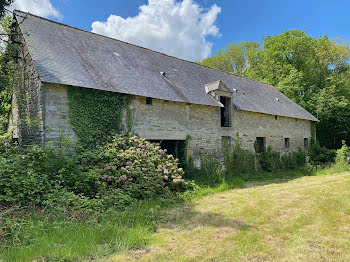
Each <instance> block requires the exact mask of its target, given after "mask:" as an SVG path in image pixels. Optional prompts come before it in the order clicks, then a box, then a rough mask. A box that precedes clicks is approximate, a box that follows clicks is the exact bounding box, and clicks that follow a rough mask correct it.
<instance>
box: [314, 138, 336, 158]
mask: <svg viewBox="0 0 350 262" xmlns="http://www.w3.org/2000/svg"><path fill="white" fill-rule="evenodd" d="M308 155H309V158H310V162H311V163H312V164H316V165H318V164H323V163H331V162H334V160H335V156H336V152H335V150H330V149H328V148H326V147H321V146H320V144H319V143H318V142H317V141H315V139H313V138H312V139H311V141H310V147H309V153H308Z"/></svg>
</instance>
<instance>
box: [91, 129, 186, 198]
mask: <svg viewBox="0 0 350 262" xmlns="http://www.w3.org/2000/svg"><path fill="white" fill-rule="evenodd" d="M89 162H90V163H91V164H92V165H93V169H94V171H95V172H96V174H97V175H98V180H99V181H100V183H101V187H102V188H105V189H106V190H109V189H122V190H123V191H124V192H128V193H130V194H131V196H132V197H133V198H137V199H143V198H149V197H153V196H156V195H159V194H163V193H166V192H167V191H169V192H170V191H173V192H176V191H183V190H185V189H186V188H187V186H188V184H187V183H186V182H185V181H184V179H183V178H182V176H183V173H184V172H183V169H182V168H179V167H178V162H179V160H178V159H174V157H173V156H172V155H167V154H166V150H163V149H161V148H160V146H159V145H158V144H153V143H150V142H148V141H146V140H145V139H143V138H139V137H136V136H133V137H122V136H118V137H115V138H114V139H113V140H112V142H111V143H108V144H107V145H105V146H103V147H100V148H99V149H98V154H97V155H96V157H94V160H93V161H91V160H89Z"/></svg>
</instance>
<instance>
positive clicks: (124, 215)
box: [0, 199, 179, 261]
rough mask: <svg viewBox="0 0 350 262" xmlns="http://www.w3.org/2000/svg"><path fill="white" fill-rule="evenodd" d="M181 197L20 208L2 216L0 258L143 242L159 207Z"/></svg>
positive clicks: (52, 256) (46, 257)
mask: <svg viewBox="0 0 350 262" xmlns="http://www.w3.org/2000/svg"><path fill="white" fill-rule="evenodd" d="M178 201H179V199H173V200H171V199H167V200H162V199H158V200H153V201H148V202H146V201H143V202H140V203H138V204H137V205H135V206H133V207H130V208H128V209H126V210H125V211H122V212H120V211H117V210H109V211H106V212H105V213H103V214H96V215H92V216H86V215H82V214H70V216H69V217H68V216H66V215H64V214H57V213H44V211H42V210H35V209H34V210H26V211H24V210H18V211H15V212H11V213H10V214H8V215H6V216H3V217H2V219H1V223H2V225H1V226H2V227H1V228H2V231H0V232H2V235H3V239H2V241H1V240H0V241H1V242H0V243H1V245H0V254H1V255H0V261H2V260H3V261H33V260H39V259H40V261H41V260H43V261H77V260H80V259H81V258H84V257H90V258H98V257H101V256H106V255H108V254H112V253H117V252H121V251H125V250H129V249H135V248H139V247H141V246H144V245H146V244H147V242H148V240H149V238H150V235H151V234H152V233H153V232H154V230H155V228H156V221H158V220H159V219H160V213H161V210H163V209H164V208H167V207H169V206H172V205H175V204H176V203H178Z"/></svg>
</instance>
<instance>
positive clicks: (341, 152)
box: [336, 140, 350, 163]
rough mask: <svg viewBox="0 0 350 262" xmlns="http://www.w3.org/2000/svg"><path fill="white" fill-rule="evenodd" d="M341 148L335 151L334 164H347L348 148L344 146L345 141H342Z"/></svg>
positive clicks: (349, 150)
mask: <svg viewBox="0 0 350 262" xmlns="http://www.w3.org/2000/svg"><path fill="white" fill-rule="evenodd" d="M342 144H343V145H342V147H341V148H340V149H338V150H337V156H336V162H337V163H349V159H350V148H349V147H348V146H347V145H346V143H345V141H344V140H343V141H342Z"/></svg>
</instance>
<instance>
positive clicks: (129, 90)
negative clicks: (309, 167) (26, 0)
mask: <svg viewBox="0 0 350 262" xmlns="http://www.w3.org/2000/svg"><path fill="white" fill-rule="evenodd" d="M14 17H15V19H16V21H17V25H16V28H17V30H18V36H16V37H15V41H16V42H17V43H19V44H21V46H22V50H21V51H20V52H19V54H18V57H19V58H18V59H17V63H18V66H19V68H21V71H20V72H21V73H20V74H19V76H18V79H19V81H18V83H19V84H18V88H17V92H16V93H15V95H14V98H13V111H12V116H11V125H10V128H11V129H13V130H14V136H15V139H18V141H19V143H20V144H21V143H25V142H27V141H34V142H37V143H40V144H45V143H46V142H47V141H50V140H55V139H58V138H59V136H60V134H61V133H62V130H64V133H65V134H66V135H68V136H70V137H72V138H73V139H74V138H75V133H74V131H73V129H72V128H71V126H70V122H69V106H68V97H67V86H73V87H76V88H86V89H88V88H92V89H98V90H103V91H106V92H117V93H125V94H130V95H132V97H133V99H132V101H131V103H130V110H131V114H132V118H131V119H132V126H133V131H134V132H135V133H136V134H137V135H139V136H141V137H144V138H146V139H149V140H152V141H162V143H163V144H164V145H165V146H166V147H169V148H170V150H171V147H172V145H173V144H174V142H176V141H178V142H179V141H180V142H181V141H185V140H186V138H188V137H189V136H190V137H191V139H190V140H189V142H188V145H187V146H188V150H187V152H188V154H190V155H193V156H194V158H195V159H198V156H199V154H200V153H201V152H204V153H205V152H222V148H223V146H226V145H229V144H230V143H233V142H234V141H235V140H236V139H237V137H238V138H239V140H240V143H241V145H242V146H243V147H244V148H247V149H249V150H252V151H253V150H254V143H255V142H257V143H258V145H259V150H263V148H266V147H268V146H270V147H272V148H273V149H274V150H277V151H280V152H281V153H282V154H283V153H285V152H290V151H292V150H297V149H298V148H302V149H306V148H307V145H308V143H309V140H310V138H311V131H310V125H311V122H313V121H317V119H315V117H313V116H312V115H311V114H310V113H308V112H307V111H306V110H304V109H303V108H302V107H300V106H298V105H297V104H296V103H294V102H293V101H291V100H290V99H289V98H287V97H286V96H284V95H283V94H282V93H280V92H279V91H277V90H276V89H275V88H273V87H272V86H270V85H267V84H264V83H260V82H256V81H253V80H249V79H246V78H242V77H238V76H235V75H233V74H229V73H226V72H222V71H218V70H214V69H211V68H208V67H205V66H202V65H199V64H196V63H193V62H189V61H185V60H182V59H178V58H175V57H171V56H168V55H165V54H162V53H159V52H155V51H152V50H149V49H146V48H143V47H139V46H135V45H132V44H129V43H125V42H122V41H119V40H116V39H112V38H108V37H105V36H102V35H97V34H94V33H91V32H87V31H83V30H80V29H77V28H73V27H70V26H67V25H63V24H60V23H57V22H54V21H50V20H48V19H45V18H42V17H38V16H34V15H32V14H28V13H23V12H20V11H15V15H14ZM19 97H22V98H21V99H25V100H26V103H25V104H26V106H25V107H24V108H20V107H19V106H18V104H19V100H20V99H19ZM125 121H126V120H125ZM23 122H25V123H27V124H26V125H23V124H19V123H23ZM28 123H29V124H28Z"/></svg>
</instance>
